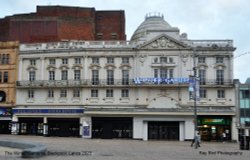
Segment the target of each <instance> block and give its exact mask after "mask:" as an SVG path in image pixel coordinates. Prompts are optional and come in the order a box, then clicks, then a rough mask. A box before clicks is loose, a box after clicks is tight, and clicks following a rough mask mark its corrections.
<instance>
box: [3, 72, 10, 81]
mask: <svg viewBox="0 0 250 160" xmlns="http://www.w3.org/2000/svg"><path fill="white" fill-rule="evenodd" d="M8 79H9V73H8V72H4V73H3V83H7V82H8Z"/></svg>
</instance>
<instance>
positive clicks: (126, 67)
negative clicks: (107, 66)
mask: <svg viewBox="0 0 250 160" xmlns="http://www.w3.org/2000/svg"><path fill="white" fill-rule="evenodd" d="M119 68H120V69H123V70H128V69H131V68H132V67H131V66H130V65H129V64H121V66H120V67H119Z"/></svg>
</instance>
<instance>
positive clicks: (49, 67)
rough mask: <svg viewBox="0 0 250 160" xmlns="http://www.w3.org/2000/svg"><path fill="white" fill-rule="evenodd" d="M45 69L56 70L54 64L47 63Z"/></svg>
mask: <svg viewBox="0 0 250 160" xmlns="http://www.w3.org/2000/svg"><path fill="white" fill-rule="evenodd" d="M47 70H50V71H52V70H56V66H55V65H48V67H47Z"/></svg>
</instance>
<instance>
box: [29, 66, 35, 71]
mask: <svg viewBox="0 0 250 160" xmlns="http://www.w3.org/2000/svg"><path fill="white" fill-rule="evenodd" d="M27 70H29V71H32V70H33V71H34V70H37V68H36V66H33V65H29V66H28V67H27Z"/></svg>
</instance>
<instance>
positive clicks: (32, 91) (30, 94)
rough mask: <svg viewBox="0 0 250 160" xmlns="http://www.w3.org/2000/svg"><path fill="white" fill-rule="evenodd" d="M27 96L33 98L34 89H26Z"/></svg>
mask: <svg viewBox="0 0 250 160" xmlns="http://www.w3.org/2000/svg"><path fill="white" fill-rule="evenodd" d="M28 98H34V90H32V89H29V90H28Z"/></svg>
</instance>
